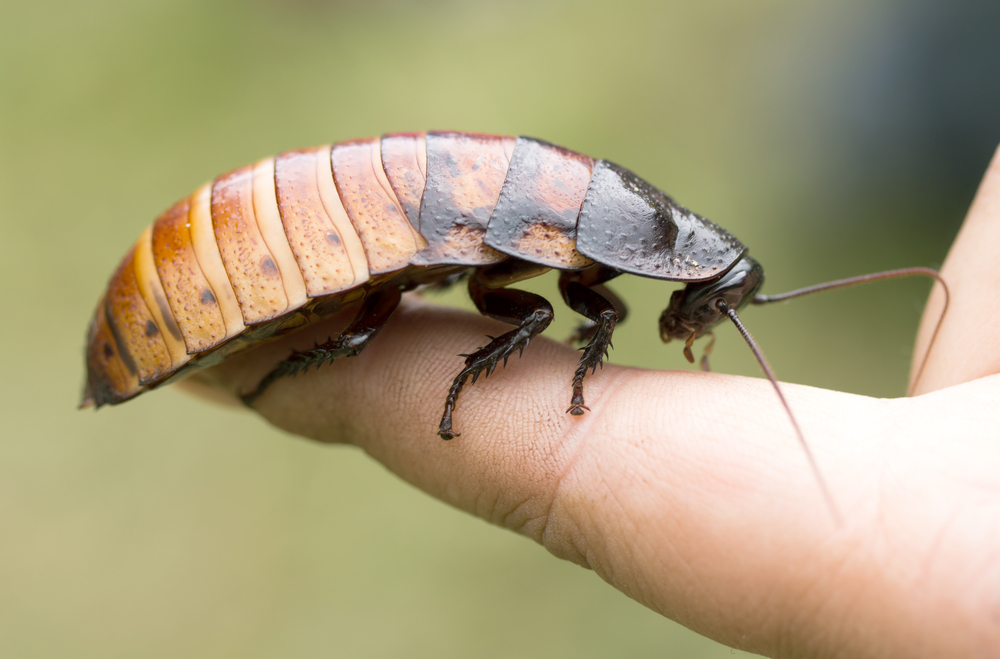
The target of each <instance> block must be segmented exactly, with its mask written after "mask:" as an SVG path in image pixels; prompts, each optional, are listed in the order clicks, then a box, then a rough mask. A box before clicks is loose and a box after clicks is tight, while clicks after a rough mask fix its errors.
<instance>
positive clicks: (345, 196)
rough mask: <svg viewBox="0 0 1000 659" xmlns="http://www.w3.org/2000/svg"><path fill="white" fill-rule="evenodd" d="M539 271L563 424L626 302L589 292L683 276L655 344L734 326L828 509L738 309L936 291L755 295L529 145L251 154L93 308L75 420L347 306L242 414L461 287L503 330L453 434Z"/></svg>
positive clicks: (183, 212) (623, 179) (522, 313)
mask: <svg viewBox="0 0 1000 659" xmlns="http://www.w3.org/2000/svg"><path fill="white" fill-rule="evenodd" d="M550 269H556V270H559V271H561V275H560V277H559V291H560V293H561V294H562V297H563V299H564V300H565V302H566V304H567V305H569V306H570V308H572V309H573V310H574V311H576V312H577V313H579V314H581V315H582V316H584V317H585V318H586V319H587V320H586V322H585V323H584V324H583V325H581V326H580V328H579V329H578V330H577V332H576V333H575V335H574V337H573V338H574V339H576V340H578V341H579V342H581V343H585V346H584V347H583V348H582V350H583V354H582V357H581V358H580V362H579V365H578V366H577V369H576V372H575V373H574V375H573V380H572V396H571V399H570V406H569V408H568V410H567V412H568V413H569V414H572V415H581V414H583V413H584V412H586V411H587V410H588V407H587V406H586V405H585V401H584V389H583V382H584V378H585V376H586V375H587V372H588V371H590V372H594V371H595V370H596V369H597V367H598V366H599V365H601V364H602V361H603V359H604V358H605V356H606V354H607V351H608V349H609V347H610V346H611V336H612V333H613V332H614V329H615V325H616V324H617V323H619V322H621V321H623V320H624V319H625V315H626V309H625V306H624V304H623V303H622V302H621V300H619V299H618V297H617V296H615V295H614V294H613V293H612V292H611V291H609V290H608V289H607V288H606V287H605V284H606V283H607V282H609V281H610V280H612V279H614V278H615V277H617V276H619V275H621V274H623V273H628V274H634V275H639V276H642V277H650V278H653V279H662V280H665V281H674V282H683V283H685V284H686V286H685V288H683V289H681V290H678V291H675V292H674V293H673V295H672V296H671V298H670V303H669V306H668V308H667V309H666V310H665V311H664V312H663V314H662V316H661V317H660V323H659V324H660V337H661V338H662V340H663V341H664V342H669V341H671V340H673V339H679V340H682V341H684V354H685V356H686V357H687V359H688V360H689V361H690V362H692V363H694V355H693V353H692V344H693V342H694V341H695V339H697V338H699V337H701V336H703V335H711V328H712V327H713V326H714V325H716V324H718V323H719V322H721V320H722V319H724V318H728V319H729V320H731V321H732V322H733V323H734V324H735V325H736V327H737V329H738V330H739V332H740V334H741V335H742V336H743V338H744V339H745V340H746V341H747V343H748V345H749V346H750V348H751V350H752V351H753V353H754V355H755V356H756V358H757V360H758V362H759V363H760V365H761V368H762V369H763V371H764V373H765V375H767V377H768V379H769V380H770V381H771V383H772V384H773V386H774V389H775V391H776V392H777V394H778V396H779V397H780V399H781V402H782V404H783V405H784V407H785V409H786V410H787V412H788V415H789V418H790V419H791V422H792V424H793V426H794V428H795V432H796V434H797V436H798V439H799V441H800V442H801V444H802V446H803V448H804V449H805V451H806V454H807V456H808V458H809V461H810V465H811V467H812V469H813V471H814V472H815V474H816V476H817V479H818V481H819V483H820V485H821V487H822V488H823V491H824V494H825V496H826V497H827V500H828V503H829V504H830V506H831V510H835V507H834V505H833V500H832V498H831V497H830V495H829V492H828V491H827V489H826V486H825V485H824V482H823V479H822V477H821V476H820V472H819V469H818V467H817V465H816V462H815V460H814V458H813V456H812V454H811V452H810V451H809V447H808V445H807V444H806V442H805V439H804V437H803V435H802V432H801V430H800V429H799V427H798V424H797V422H796V421H795V417H794V415H792V412H791V409H790V408H789V406H788V403H787V402H786V400H785V398H784V395H783V394H782V391H781V388H780V387H779V386H778V383H777V380H776V379H775V377H774V374H773V372H772V370H771V368H770V366H769V365H768V363H767V360H766V359H765V358H764V355H763V353H762V352H761V351H760V349H759V348H758V347H757V344H756V343H755V342H754V340H753V338H752V337H751V335H750V333H749V332H748V331H747V330H746V328H745V327H744V326H743V324H742V323H741V322H740V319H739V316H738V315H737V311H738V310H739V309H741V308H742V307H743V306H744V305H746V304H747V303H754V304H765V303H769V302H776V301H779V300H786V299H789V298H792V297H797V296H800V295H805V294H808V293H813V292H816V291H819V290H827V289H831V288H839V287H842V286H849V285H852V284H857V283H862V282H866V281H873V280H877V279H887V278H892V277H902V276H908V275H927V276H931V277H934V278H936V279H937V280H938V281H941V279H940V277H939V276H938V274H937V272H935V271H933V270H930V269H927V268H908V269H904V270H893V271H889V272H882V273H876V274H871V275H865V276H862V277H854V278H851V279H844V280H840V281H835V282H830V283H827V284H820V285H818V286H812V287H809V288H806V289H800V290H797V291H792V292H790V293H786V294H784V295H772V296H768V295H763V294H761V293H760V292H759V290H760V288H761V285H762V284H763V282H764V271H763V269H762V268H761V266H760V264H759V263H758V262H757V261H755V260H754V259H753V258H751V257H750V256H749V255H748V253H747V248H746V247H745V246H744V245H743V244H742V243H741V242H740V241H739V240H737V239H736V238H735V237H734V236H732V235H731V234H729V233H728V232H727V231H725V230H724V229H722V228H721V227H719V226H718V225H716V224H714V223H713V222H711V221H709V220H707V219H706V218H704V217H702V216H700V215H698V214H696V213H693V212H691V211H689V210H688V209H686V208H684V207H683V206H681V205H679V204H678V203H677V202H675V201H674V200H673V199H672V198H671V197H669V196H668V195H666V194H664V193H663V192H661V191H660V190H658V189H657V188H655V187H653V186H652V185H650V184H649V183H647V182H646V181H644V180H643V179H641V178H639V177H638V176H636V175H635V174H633V173H632V172H631V171H629V170H627V169H625V168H624V167H620V166H618V165H616V164H614V163H612V162H609V161H607V160H594V159H593V158H590V157H588V156H585V155H582V154H580V153H576V152H573V151H570V150H568V149H565V148H562V147H559V146H556V145H554V144H550V143H548V142H543V141H541V140H538V139H534V138H530V137H517V138H514V137H506V136H497V135H484V134H475V133H458V132H428V133H395V134H388V135H384V136H382V137H381V138H371V139H361V140H353V141H348V142H340V143H337V144H333V145H327V146H322V147H317V148H313V149H304V150H299V151H289V152H287V153H283V154H281V155H278V156H276V157H273V158H266V159H264V160H261V161H259V162H257V163H256V164H253V165H250V166H247V167H243V168H240V169H236V170H234V171H232V172H229V173H227V174H223V175H222V176H219V177H218V178H216V179H215V180H214V181H212V182H210V183H206V184H205V185H203V186H202V187H201V188H199V189H198V190H196V191H195V192H194V193H193V194H192V195H191V196H189V197H187V198H185V199H183V200H182V201H180V202H178V203H177V204H175V205H174V206H172V207H171V208H170V209H168V210H167V211H166V212H164V213H163V214H162V215H160V216H159V217H158V218H157V219H156V221H155V222H154V223H153V224H152V226H150V227H148V228H147V229H146V231H145V232H144V233H143V234H142V236H141V237H140V238H139V240H138V242H137V243H136V244H135V246H134V247H133V248H132V249H131V250H130V251H129V252H128V254H127V255H126V256H125V258H124V259H123V260H122V262H121V264H120V265H119V266H118V269H117V270H116V271H115V273H114V275H113V276H112V277H111V281H110V283H109V284H108V287H107V290H106V292H105V294H104V296H103V298H102V299H101V301H100V303H99V304H98V306H97V311H96V313H95V314H94V318H93V321H92V322H91V325H90V332H89V336H88V340H87V350H86V361H87V382H86V389H85V392H84V395H83V402H82V404H81V407H88V406H95V407H100V406H102V405H106V404H115V403H120V402H123V401H126V400H128V399H130V398H133V397H134V396H136V395H138V394H140V393H142V392H143V391H146V390H148V389H152V388H155V387H158V386H160V385H162V384H166V383H167V382H171V381H173V380H177V379H178V378H181V377H184V376H187V375H190V374H191V373H192V372H194V371H195V370H196V369H199V368H203V367H206V366H210V365H212V364H216V363H218V362H219V361H221V360H222V359H224V358H225V357H227V356H229V355H231V354H233V353H235V352H237V351H240V350H243V349H245V348H247V347H249V346H252V345H254V344H256V343H258V342H260V341H263V340H266V339H268V338H272V337H275V336H278V335H282V334H285V333H288V332H291V331H294V330H295V329H297V328H300V327H302V326H303V325H306V324H308V323H312V322H315V321H316V320H318V319H320V318H323V317H325V316H328V315H330V314H333V313H335V312H337V311H339V310H341V309H343V308H345V307H347V306H349V305H352V304H355V303H359V304H360V310H359V312H358V313H357V316H356V317H355V318H354V320H353V321H352V322H351V323H350V324H349V325H348V326H347V328H346V329H345V330H344V331H343V332H342V333H341V335H340V336H338V337H337V338H331V339H330V340H328V341H326V342H324V343H322V344H319V345H317V346H316V347H314V348H312V349H308V350H301V351H295V352H292V353H291V354H290V355H289V356H288V357H287V358H286V359H284V360H283V361H281V362H280V363H279V364H278V365H277V366H275V367H274V369H273V370H272V371H271V372H270V373H269V374H268V375H266V376H265V377H264V378H263V379H262V380H261V382H260V383H259V384H258V385H257V386H256V387H255V388H254V389H253V390H252V391H248V392H245V393H244V394H243V396H242V398H243V401H244V402H245V403H246V404H247V405H253V403H254V401H255V400H256V399H257V398H259V397H260V396H261V395H263V394H264V393H265V392H266V391H267V389H268V387H269V386H270V385H271V384H272V383H273V382H274V381H275V380H278V379H280V378H283V377H286V376H291V375H295V374H298V373H300V372H303V371H305V370H306V369H308V368H309V367H310V366H319V365H320V364H322V363H324V362H327V361H332V360H334V359H338V358H341V357H352V356H355V355H357V354H359V353H360V352H361V351H362V350H363V349H364V348H365V347H366V346H367V345H368V344H369V342H371V341H372V339H374V338H375V336H376V335H377V334H378V333H379V331H380V330H381V329H382V327H384V326H385V324H386V322H387V321H388V320H389V318H390V317H391V316H392V314H393V311H394V310H395V309H396V307H397V305H398V304H399V301H400V296H401V294H402V293H403V292H405V291H408V290H412V289H414V288H417V287H420V286H424V285H431V284H435V283H441V282H451V281H453V280H455V279H456V278H458V276H460V275H468V288H469V293H470V295H471V297H472V300H473V302H474V303H475V305H476V307H477V309H479V311H480V312H481V313H483V314H485V315H487V316H489V317H491V318H494V319H497V320H499V321H502V322H504V323H509V324H511V325H514V326H516V329H513V330H511V331H509V332H507V333H505V334H502V335H500V336H498V337H496V338H492V340H490V342H489V343H488V344H487V345H485V346H483V347H481V348H479V349H477V350H475V351H474V352H472V353H470V354H468V355H462V356H463V357H465V365H464V368H462V369H461V371H460V372H459V373H458V375H456V376H455V379H454V381H453V382H452V385H451V388H450V389H449V391H448V394H447V396H446V398H445V407H444V413H443V415H442V417H441V422H440V424H439V426H438V434H439V435H440V436H441V437H442V438H444V439H452V438H454V437H457V436H458V434H459V433H457V432H455V430H454V429H453V414H454V411H455V406H456V403H457V401H458V398H459V394H460V393H461V391H462V388H463V387H464V386H465V385H466V383H467V382H468V380H469V379H470V378H471V379H472V381H473V382H475V381H476V379H477V378H478V377H479V376H480V375H483V376H484V377H485V376H487V375H489V374H490V373H491V372H492V371H493V370H494V369H495V368H496V367H497V365H498V364H499V363H500V362H501V361H502V362H504V363H505V364H506V362H507V359H508V358H509V357H510V356H511V355H512V354H514V353H515V352H518V353H520V352H522V351H523V350H524V348H525V347H526V346H527V345H528V344H529V342H530V341H531V339H532V338H534V337H535V336H537V335H538V334H539V333H541V332H542V331H543V330H544V329H545V328H546V327H547V326H548V325H549V323H550V322H551V321H552V317H553V310H552V305H551V304H550V303H549V302H548V301H547V300H546V299H545V298H543V297H541V296H539V295H536V294H533V293H528V292H525V291H521V290H517V289H515V288H510V286H511V285H512V284H515V283H517V282H519V281H521V280H524V279H527V278H530V277H534V276H536V275H539V274H541V273H543V272H545V271H547V270H550ZM942 283H943V282H942ZM935 334H936V332H935ZM932 341H933V339H932ZM712 343H714V337H712V339H711V342H710V343H709V345H708V348H706V351H705V354H706V356H705V358H703V359H702V366H703V368H705V369H706V370H707V368H708V366H707V354H708V352H709V351H710V349H711V345H712ZM921 368H922V367H921ZM918 377H919V375H918Z"/></svg>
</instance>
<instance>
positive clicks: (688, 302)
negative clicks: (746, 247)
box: [660, 255, 764, 343]
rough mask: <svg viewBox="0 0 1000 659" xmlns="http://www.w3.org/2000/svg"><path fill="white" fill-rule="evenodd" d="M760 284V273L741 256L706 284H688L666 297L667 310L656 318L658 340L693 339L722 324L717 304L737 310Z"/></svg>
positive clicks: (721, 315) (750, 259) (748, 259)
mask: <svg viewBox="0 0 1000 659" xmlns="http://www.w3.org/2000/svg"><path fill="white" fill-rule="evenodd" d="M763 283H764V269H763V268H762V267H761V266H760V264H759V263H757V261H755V260H754V259H752V258H750V257H749V256H746V255H744V256H743V257H742V258H740V259H739V260H738V261H736V263H734V264H733V266H732V267H731V268H729V270H726V271H725V272H724V273H722V274H721V275H719V276H718V277H715V278H714V279H709V280H708V281H699V282H694V283H690V284H688V285H687V286H685V287H684V288H682V289H680V290H676V291H674V293H673V295H671V296H670V306H668V307H667V308H666V309H665V310H664V311H663V313H662V314H661V315H660V338H661V339H663V342H664V343H669V342H670V339H682V340H688V339H692V338H697V337H699V336H701V335H702V334H704V333H705V331H706V330H708V329H709V328H711V327H712V326H713V325H715V324H716V323H718V322H719V321H720V320H722V318H723V317H724V316H723V313H722V310H721V309H720V308H719V307H720V305H719V302H725V303H726V305H727V306H729V307H731V308H733V309H739V308H740V307H742V306H743V305H745V304H746V303H747V302H749V301H751V300H752V299H753V297H754V295H756V294H757V291H758V290H759V289H760V287H761V285H762V284H763Z"/></svg>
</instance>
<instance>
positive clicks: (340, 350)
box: [240, 286, 402, 406]
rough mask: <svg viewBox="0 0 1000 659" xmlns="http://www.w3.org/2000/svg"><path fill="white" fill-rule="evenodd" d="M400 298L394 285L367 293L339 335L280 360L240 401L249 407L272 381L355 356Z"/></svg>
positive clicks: (385, 319)
mask: <svg viewBox="0 0 1000 659" xmlns="http://www.w3.org/2000/svg"><path fill="white" fill-rule="evenodd" d="M401 296H402V293H401V292H400V289H399V288H398V287H395V286H388V287H386V288H383V289H380V290H378V291H374V292H372V293H369V294H368V296H367V297H366V298H365V300H364V302H363V303H362V305H361V310H360V311H359V312H358V315H357V316H356V317H355V318H354V320H353V321H351V324H350V325H348V326H347V327H346V328H345V329H344V331H343V332H341V334H340V336H338V337H337V338H336V339H332V338H331V339H328V340H326V341H324V342H323V343H318V344H316V345H315V346H314V347H313V348H310V349H308V350H296V351H294V352H292V354H291V355H289V356H288V357H287V358H286V359H285V360H284V361H281V362H279V363H278V365H277V366H275V367H274V370H272V371H271V372H270V373H268V374H267V375H265V376H264V379H263V380H261V381H260V384H258V385H257V387H256V388H255V389H254V390H253V391H251V392H250V393H248V394H243V395H242V396H240V399H241V400H242V401H243V403H244V404H246V405H248V406H249V405H253V402H254V401H255V400H257V398H258V397H259V396H260V395H261V394H262V393H264V391H265V390H266V389H267V388H268V387H269V386H271V385H272V384H273V383H274V382H275V381H276V380H279V379H281V378H283V377H289V376H295V375H298V374H299V373H304V372H305V371H307V370H308V369H309V367H311V366H315V367H316V368H319V367H320V366H321V365H323V363H325V362H332V361H333V360H335V359H340V358H341V357H356V356H357V355H358V354H360V353H361V351H362V350H364V349H365V347H366V346H367V345H368V344H369V342H371V340H372V339H374V338H375V337H376V336H377V335H378V333H379V332H380V331H382V328H383V327H385V324H386V323H387V322H389V318H390V317H392V314H393V312H394V311H396V307H398V306H399V301H400V298H401Z"/></svg>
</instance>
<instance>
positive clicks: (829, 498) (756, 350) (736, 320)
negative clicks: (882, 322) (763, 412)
mask: <svg viewBox="0 0 1000 659" xmlns="http://www.w3.org/2000/svg"><path fill="white" fill-rule="evenodd" d="M834 283H836V282H834ZM717 305H718V308H719V311H721V312H722V313H724V314H726V315H727V316H729V320H731V321H733V324H734V325H736V329H737V330H739V332H740V334H742V335H743V340H744V341H746V342H747V345H748V346H750V350H751V351H752V352H753V354H754V356H755V357H756V358H757V362H758V363H759V364H760V367H761V369H762V370H763V371H764V375H766V376H767V379H768V380H770V381H771V385H772V386H773V387H774V391H775V392H776V393H777V394H778V398H779V399H780V400H781V404H782V405H784V406H785V411H786V412H787V413H788V418H789V419H790V420H791V422H792V427H794V428H795V434H796V435H798V438H799V443H800V444H801V445H802V450H804V451H805V453H806V457H807V458H808V459H809V466H810V467H812V471H813V474H814V475H815V476H816V482H818V483H819V488H820V490H822V491H823V496H824V497H825V498H826V503H827V505H828V506H829V507H830V514H831V515H833V519H834V521H836V522H837V525H838V526H843V524H844V521H843V518H842V517H841V515H840V510H839V509H838V508H837V504H836V502H835V501H834V500H833V495H832V494H830V489H829V488H828V487H827V485H826V480H825V479H824V478H823V474H822V472H820V470H819V465H818V464H817V463H816V458H815V457H814V456H813V453H812V451H811V450H810V449H809V444H808V443H807V442H806V437H805V435H803V434H802V428H800V427H799V422H798V421H797V420H796V419H795V415H794V414H792V408H791V407H789V405H788V401H787V400H785V394H784V393H782V391H781V387H780V386H778V380H777V378H775V377H774V371H772V370H771V365H770V364H768V362H767V359H766V358H765V357H764V353H763V352H761V349H760V347H759V346H758V345H757V342H756V341H754V339H753V336H751V335H750V331H749V330H747V328H746V327H744V326H743V323H741V322H740V317H739V316H737V315H736V310H735V309H733V308H732V307H730V306H729V305H728V304H726V303H725V302H723V301H722V300H719V301H718V303H717Z"/></svg>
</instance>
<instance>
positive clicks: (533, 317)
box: [438, 271, 554, 439]
mask: <svg viewBox="0 0 1000 659" xmlns="http://www.w3.org/2000/svg"><path fill="white" fill-rule="evenodd" d="M480 272H483V271H480ZM487 277H488V274H487V275H481V274H480V273H477V274H476V275H475V276H473V278H472V279H470V280H469V294H470V295H471V296H472V301H473V302H475V304H476V308H478V309H479V311H480V313H482V314H483V315H486V316H489V317H490V318H493V319H496V320H499V321H501V322H504V323H509V324H511V325H517V326H518V327H517V329H515V330H511V331H510V332H506V333H505V334H501V335H500V336H498V337H496V338H493V339H492V340H491V341H490V342H489V343H488V344H487V345H485V346H483V347H482V348H480V349H479V350H476V351H475V352H474V353H472V354H471V355H465V368H463V369H462V371H461V372H460V373H459V374H458V375H457V376H455V380H454V382H453V383H452V385H451V389H450V390H449V391H448V397H447V399H446V400H445V405H444V414H443V415H442V416H441V424H440V426H439V427H438V434H439V435H441V438H442V439H452V438H454V437H458V435H459V433H457V432H455V431H454V430H453V429H452V413H453V412H454V410H455V404H456V403H457V402H458V395H459V393H461V391H462V388H463V387H464V386H465V383H466V382H467V381H468V379H469V377H471V378H472V381H473V382H475V381H476V380H477V379H478V378H479V376H480V374H482V375H483V377H486V376H488V375H489V374H490V373H492V372H493V370H494V369H496V367H497V364H499V363H500V360H501V359H502V360H503V362H504V364H506V363H507V359H508V358H509V357H510V356H511V355H512V354H514V352H515V351H518V352H523V351H524V349H525V348H526V347H527V346H528V343H530V342H531V339H532V338H534V337H535V336H537V335H538V334H540V333H541V332H542V331H544V330H545V328H546V327H548V326H549V323H551V322H552V317H553V315H554V314H553V311H552V305H551V304H550V303H549V301H548V300H546V299H545V298H543V297H542V296H540V295H535V294H534V293H528V292H526V291H519V290H516V289H511V288H490V287H489V286H488V285H487V284H488V283H489V281H488V279H487ZM491 338H492V337H491Z"/></svg>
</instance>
